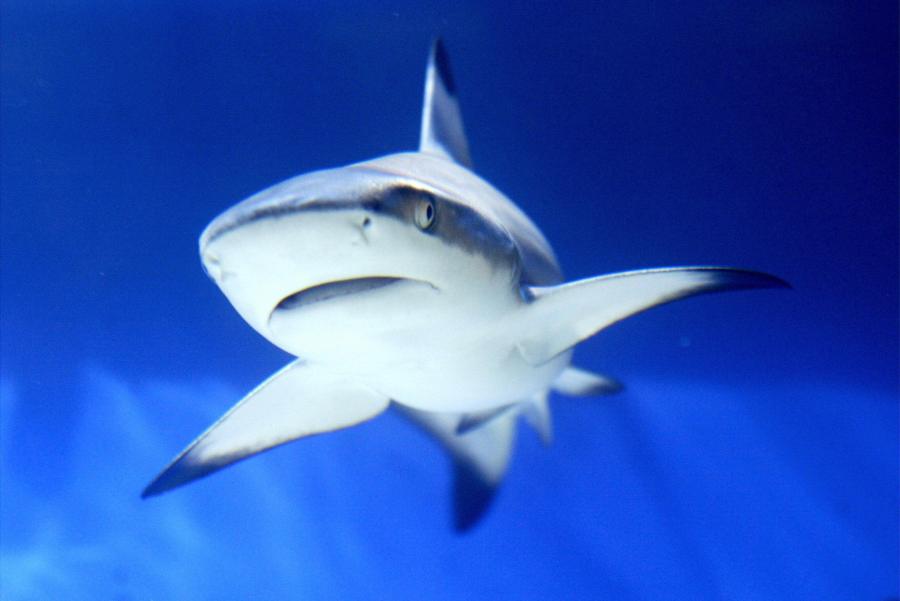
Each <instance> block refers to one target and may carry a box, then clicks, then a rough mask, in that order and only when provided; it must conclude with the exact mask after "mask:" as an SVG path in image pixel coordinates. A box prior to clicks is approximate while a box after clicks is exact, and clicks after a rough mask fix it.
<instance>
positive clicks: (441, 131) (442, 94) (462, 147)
mask: <svg viewBox="0 0 900 601" xmlns="http://www.w3.org/2000/svg"><path fill="white" fill-rule="evenodd" d="M419 152H427V153H429V154H436V155H440V156H444V157H447V158H448V159H450V160H452V161H456V162H457V163H459V164H460V165H464V166H466V167H471V166H472V158H471V157H470V156H469V143H468V142H467V141H466V132H465V130H464V129H463V122H462V113H461V112H460V110H459V101H458V100H457V98H456V84H455V83H454V81H453V74H452V73H451V72H450V59H449V58H447V50H446V49H445V48H444V43H443V42H442V41H441V39H440V38H437V39H435V40H434V43H433V44H432V45H431V54H430V55H429V56H428V69H427V71H426V72H425V102H424V103H423V106H422V132H421V134H420V137H419Z"/></svg>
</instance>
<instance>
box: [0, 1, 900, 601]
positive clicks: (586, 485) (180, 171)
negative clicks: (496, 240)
mask: <svg viewBox="0 0 900 601" xmlns="http://www.w3.org/2000/svg"><path fill="white" fill-rule="evenodd" d="M301 4H302V6H301ZM507 4H508V3H505V2H497V3H494V4H493V5H490V4H488V3H482V2H460V3H446V4H441V3H419V2H416V3H412V2H409V3H408V2H399V3H383V4H382V5H381V6H379V7H372V6H370V5H369V4H368V3H366V4H362V3H359V4H357V3H350V2H330V3H326V2H307V3H293V2H287V1H285V2H274V1H273V2H262V3H256V4H248V3H243V2H241V3H238V2H233V3H227V2H226V3H221V2H204V1H198V0H195V1H192V2H171V1H168V2H167V1H164V2H122V3H106V2H94V3H71V2H52V3H51V2H25V1H24V0H23V1H5V2H3V3H2V20H0V21H2V22H0V27H2V41H0V47H2V53H0V65H2V81H0V84H2V85H0V93H2V114H0V117H2V120H0V143H2V145H0V151H2V155H0V156H2V178H0V194H2V238H0V244H2V248H0V251H2V252H0V278H2V304H0V312H2V321H0V325H2V339H0V360H2V367H0V398H2V405H0V417H2V420H0V426H2V429H0V432H2V465H0V477H2V483H0V494H2V499H0V501H2V502H0V518H2V519H0V562H2V563H0V597H2V598H3V599H4V600H5V601H17V600H31V599H35V600H45V599H91V600H93V599H116V600H126V599H127V600H139V599H198V600H199V599H210V600H220V599H473V598H498V599H573V598H589V599H599V598H613V599H626V598H632V599H648V598H665V599H669V598H690V599H693V598H713V599H715V598H720V599H779V598H781V599H787V598H791V599H817V600H820V599H873V600H874V599H886V598H892V597H897V596H898V595H900V591H898V584H897V575H898V574H897V571H898V540H897V532H898V506H900V502H898V432H897V427H898V390H897V382H898V256H897V249H898V223H900V219H898V188H897V184H898V180H897V165H898V149H897V145H898V122H897V100H898V96H897V28H896V24H897V6H896V3H890V2H884V3H869V4H866V5H865V7H864V8H863V7H862V5H858V4H856V3H839V2H826V1H822V2H816V1H802V0H801V1H796V2H782V3H770V4H768V5H766V6H759V5H758V3H745V2H714V3H704V2H689V3H687V4H684V3H679V4H678V6H677V7H676V6H675V5H672V6H668V5H662V6H659V5H656V4H651V3H639V2H634V3H610V4H616V5H615V6H604V5H603V4H601V3H584V4H580V3H558V2H555V3H534V4H540V6H538V7H536V8H529V9H527V10H526V9H525V8H524V6H525V4H524V3H523V4H522V5H521V6H520V7H519V8H518V9H516V10H514V11H511V12H510V10H509V9H508V8H507ZM435 34H441V35H443V36H444V38H445V40H446V42H447V46H448V49H449V52H450V55H451V59H452V62H453V67H454V71H455V76H456V80H457V83H458V85H459V88H460V97H461V102H462V107H463V114H464V118H465V122H466V127H467V130H468V134H469V140H470V145H471V148H472V152H473V157H474V160H475V163H476V166H477V169H478V171H479V172H480V173H481V174H482V175H484V176H485V177H486V178H487V179H488V180H490V181H492V182H493V183H494V184H495V185H497V186H498V187H499V188H500V189H501V190H503V191H505V192H506V193H507V194H508V195H509V196H510V197H511V198H513V199H514V200H515V201H516V202H517V203H518V204H519V205H520V206H521V207H523V209H524V210H525V211H526V212H527V213H528V214H529V215H530V216H531V217H532V218H533V219H534V220H535V221H536V222H537V223H538V224H539V225H540V226H541V228H542V229H543V231H544V233H545V234H546V235H547V237H548V239H549V240H550V241H551V243H552V244H553V245H554V247H555V249H556V250H557V253H558V255H559V259H560V261H561V263H562V265H563V268H564V270H565V271H566V275H567V277H569V278H571V279H575V278H579V277H586V276H590V275H596V274H600V273H607V272H612V271H617V270H624V269H634V268H640V267H651V266H665V265H678V264H709V263H714V264H725V265H738V266H743V267H748V268H754V269H760V270H764V271H768V272H771V273H774V274H777V275H779V276H781V277H783V278H785V279H787V280H789V281H790V282H791V283H792V284H793V285H794V288H795V289H794V290H793V291H792V292H784V291H758V292H745V293H734V294H728V295H716V296H711V297H708V298H707V297H704V298H697V299H692V300H688V301H684V302H683V303H679V304H675V305H671V306H667V307H663V308H659V309H656V310H654V311H651V312H649V313H646V314H643V315H641V316H638V317H635V318H634V319H631V320H629V321H627V322H624V323H622V324H619V325H616V326H614V327H613V328H611V329H609V330H607V331H605V332H603V333H602V334H601V335H599V336H598V337H596V338H594V339H592V340H590V341H589V342H587V343H585V344H583V345H582V346H581V347H580V348H579V350H578V352H577V353H576V362H577V363H578V364H579V365H582V366H584V367H587V368H590V369H594V370H598V371H602V372H604V373H608V374H611V375H613V376H615V377H617V378H619V379H621V380H622V381H623V382H624V383H625V384H626V387H627V388H626V391H625V392H624V393H622V394H620V395H618V396H615V397H609V398H605V399H594V400H584V399H581V400H574V399H567V398H555V399H554V401H553V403H554V420H555V436H556V441H555V443H554V444H553V446H552V447H550V448H543V447H542V446H541V444H540V443H539V441H538V440H537V437H536V436H535V435H534V434H533V433H532V432H530V431H527V430H524V429H523V431H522V433H521V436H520V437H519V440H518V444H517V452H516V456H515V458H514V461H513V464H512V466H511V469H510V473H509V474H508V477H507V479H506V481H505V483H504V486H503V488H502V489H501V491H500V494H499V496H498V498H497V499H496V502H495V503H494V505H493V507H492V509H491V511H490V513H489V514H488V516H487V517H486V518H485V520H484V521H483V522H482V523H481V524H480V525H479V526H478V527H477V528H476V529H475V530H474V531H473V532H471V533H470V534H469V535H467V536H462V537H461V536H458V535H456V534H455V533H454V532H453V530H452V528H451V521H450V501H449V496H448V490H449V486H450V472H449V465H448V463H447V461H446V459H445V458H444V457H443V456H442V453H441V452H440V450H439V449H438V448H437V446H435V445H433V444H432V442H431V441H430V440H428V439H427V438H426V437H425V436H424V435H422V434H421V433H420V432H418V431H417V430H415V429H414V428H412V427H411V426H410V425H409V424H407V423H406V422H404V421H403V420H402V419H401V418H400V417H398V416H396V415H394V414H390V413H389V414H386V415H384V416H382V417H380V418H378V419H377V420H375V421H373V422H370V423H367V424H365V425H363V426H360V427H358V428H354V429H351V430H347V431H343V432H339V433H335V434H333V435H329V436H321V437H315V438H312V439H308V440H304V441H301V442H298V443H295V444H291V445H287V446H285V447H282V448H279V449H277V450H275V451H273V452H271V453H267V454H265V455H263V456H260V457H258V458H254V459H253V460H250V461H247V462H244V463H241V464H239V465H237V466H234V467H233V468H230V469H228V470H226V471H223V472H222V473H220V474H216V475H215V476H213V477H210V478H208V479H206V480H203V481H201V482H198V483H195V484H193V485H191V486H188V487H185V488H183V489H179V490H177V491H174V492H172V493H170V494H167V495H165V496H162V497H159V498H155V499H152V500H149V501H141V500H139V498H138V495H139V492H140V490H141V489H142V487H143V486H144V485H145V484H146V483H147V482H148V481H149V479H150V478H151V477H152V476H153V475H154V474H155V473H156V472H157V471H158V470H159V469H160V468H161V467H162V466H163V465H164V464H165V463H166V462H167V461H168V460H169V459H170V458H171V456H172V455H173V454H174V453H176V452H177V451H178V450H180V449H181V448H182V447H183V446H184V445H185V444H186V443H187V442H188V441H190V440H191V439H192V438H193V437H194V436H195V435H196V434H197V433H199V432H200V431H202V430H203V429H204V428H205V427H206V426H207V425H208V424H209V423H210V422H211V421H212V420H213V419H214V418H216V417H217V416H218V415H220V414H221V413H222V412H223V411H225V409H227V408H228V407H229V406H230V405H231V404H232V403H233V402H234V401H235V400H237V399H238V398H240V397H241V396H242V395H243V394H244V393H245V392H246V391H247V390H249V389H250V388H252V387H253V386H254V385H255V384H256V383H258V382H259V381H260V380H262V379H263V378H264V377H266V376H267V375H268V374H270V373H271V372H273V371H275V370H276V369H277V368H279V367H280V366H282V365H283V364H284V363H285V362H286V361H287V359H288V358H287V357H286V356H284V355H283V354H282V353H281V352H280V351H278V350H276V349H275V348H273V347H272V346H270V345H269V344H268V343H267V342H266V341H265V340H263V339H262V338H260V337H259V336H258V335H256V334H255V333H254V332H253V331H252V330H251V329H250V328H249V327H247V326H246V325H245V324H244V323H243V322H242V321H241V319H240V318H239V317H238V316H237V314H236V313H235V312H234V311H233V309H232V308H231V307H230V306H229V305H228V303H227V301H226V300H225V298H224V297H223V296H222V295H221V293H220V292H219V291H218V290H217V289H216V287H215V286H214V285H213V284H212V283H211V282H210V281H209V280H208V279H207V278H206V277H205V275H204V274H203V272H202V269H201V267H200V264H199V261H198V259H197V253H196V239H197V236H198V234H199V232H200V231H201V229H202V228H203V227H204V226H205V225H206V223H207V222H208V221H209V220H210V219H211V218H212V217H214V216H215V215H216V214H218V213H219V212H220V211H221V210H223V209H225V208H226V207H228V206H229V205H230V204H232V203H233V202H235V201H237V200H239V199H241V198H243V197H244V196H246V195H248V194H250V193H253V192H255V191H257V190H259V189H261V188H263V187H266V186H268V185H270V184H272V183H274V182H276V181H278V180H281V179H284V178H286V177H289V176H291V175H295V174H297V173H301V172H304V171H307V170H311V169H315V168H321V167H329V166H336V165H341V164H346V163H349V162H353V161H357V160H362V159H366V158H370V157H373V156H378V155H381V154H385V153H388V152H393V151H397V150H402V149H411V148H413V147H414V146H415V144H416V142H417V139H418V123H419V109H420V102H421V87H422V78H423V69H424V63H425V55H426V51H427V48H428V44H429V41H430V39H431V37H432V36H433V35H435Z"/></svg>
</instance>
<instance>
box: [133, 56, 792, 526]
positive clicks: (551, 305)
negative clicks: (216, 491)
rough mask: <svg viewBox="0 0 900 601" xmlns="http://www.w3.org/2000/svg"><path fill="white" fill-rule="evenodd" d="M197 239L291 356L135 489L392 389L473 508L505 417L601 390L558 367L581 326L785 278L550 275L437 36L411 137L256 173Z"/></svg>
mask: <svg viewBox="0 0 900 601" xmlns="http://www.w3.org/2000/svg"><path fill="white" fill-rule="evenodd" d="M200 255H201V258H202V261H203V265H204V268H205V269H206V272H207V273H208V274H209V276H210V277H211V278H212V279H213V280H214V281H215V282H216V284H217V285H218V286H219V287H220V288H221V290H222V292H223V293H224V294H225V296H226V297H227V298H228V300H229V301H230V302H231V304H232V305H233V306H234V308H235V309H236V310H237V311H238V313H239V314H240V315H241V316H242V317H243V318H244V320H246V321H247V323H248V324H249V325H250V326H252V327H253V328H254V329H255V330H256V331H257V332H259V333H260V334H261V335H262V336H264V337H265V338H266V339H268V340H269V341H271V342H272V343H273V344H275V345H276V346H278V347H280V348H282V349H284V350H285V351H287V352H288V353H290V354H291V355H293V356H295V357H298V358H297V359H296V360H294V361H293V362H291V363H290V364H288V365H287V366H286V367H284V368H283V369H282V370H280V371H279V372H277V373H276V374H275V375H273V376H271V377H270V378H269V379H268V380H266V381H265V382H263V383H262V384H260V385H259V386H258V387H257V388H256V389H255V390H253V391H252V392H251V393H250V394H248V395H247V396H246V397H245V398H244V399H243V400H241V401H240V402H239V403H238V404H237V405H235V407H234V408H232V409H231V410H230V411H229V412H228V413H226V414H225V415H224V416H223V417H222V418H221V419H220V420H219V421H217V422H216V423H215V424H213V425H212V426H211V427H210V428H209V429H208V430H207V431H206V432H204V433H203V434H202V435H201V436H200V437H198V438H197V439H196V440H195V441H194V442H193V443H192V444H191V445H189V446H188V447H187V448H186V449H185V450H184V451H183V452H182V453H181V454H180V455H178V456H177V457H176V458H175V459H174V460H173V461H172V463H171V464H170V465H169V466H168V467H167V468H166V469H165V470H164V471H163V472H162V473H161V474H160V475H159V476H157V478H156V479H155V480H153V482H151V483H150V485H149V486H148V487H147V488H146V489H145V490H144V493H143V494H144V496H152V495H155V494H159V493H161V492H164V491H167V490H169V489H172V488H174V487H177V486H180V485H182V484H185V483H187V482H190V481H192V480H195V479H197V478H200V477H202V476H205V475H207V474H209V473H211V472H214V471H216V470H218V469H221V468H222V467H225V466H227V465H230V464H231V463H234V462H235V461H238V460H240V459H243V458H246V457H248V456H250V455H253V454H256V453H258V452H261V451H264V450H266V449H269V448H272V447H274V446H277V445H280V444H283V443H285V442H289V441H291V440H295V439H298V438H301V437H304V436H307V435H311V434H317V433H322V432H327V431H332V430H336V429H339V428H344V427H348V426H351V425H354V424H357V423H360V422H363V421H366V420H368V419H371V418H373V417H375V416H376V415H378V414H379V413H381V412H382V411H384V410H385V409H386V408H387V407H388V406H389V405H391V404H394V405H396V406H398V407H400V408H401V409H402V410H403V411H404V413H405V414H406V415H408V416H409V417H410V418H412V419H413V420H414V421H415V422H417V423H418V424H420V425H421V426H423V427H424V428H425V429H427V430H428V431H429V432H430V433H432V434H433V435H434V436H435V437H436V438H437V439H438V440H440V441H441V442H442V443H443V444H444V446H445V447H446V448H447V449H448V450H449V452H450V454H451V456H452V457H453V459H454V465H455V467H456V472H457V473H456V489H455V493H454V498H455V510H456V511H455V516H456V521H455V523H456V526H457V527H458V528H459V529H466V528H468V527H470V526H471V525H472V524H474V523H475V522H476V521H477V519H478V518H479V517H480V516H481V515H482V514H483V512H484V510H485V509H486V507H487V506H488V504H489V502H490V499H491V497H492V493H493V491H494V490H495V488H496V487H497V485H498V484H499V482H500V481H501V479H502V476H503V473H504V472H505V470H506V466H507V464H508V461H509V458H510V454H511V449H512V445H513V442H514V438H515V432H516V424H517V421H518V417H519V416H520V415H524V417H525V418H526V420H527V421H528V422H529V423H531V424H532V425H533V426H534V427H535V428H536V429H537V430H538V432H539V433H540V435H541V436H542V437H543V438H544V440H546V441H549V439H550V413H549V408H548V405H547V398H548V395H549V392H550V390H551V389H555V390H557V391H559V392H562V393H564V394H569V395H575V396H587V395H596V394H603V393H608V392H613V391H615V390H616V389H617V388H618V384H617V383H616V382H615V381H614V380H611V379H609V378H607V377H604V376H600V375H596V374H591V373H589V372H586V371H582V370H579V369H577V368H574V367H572V366H571V365H570V359H571V355H572V349H573V347H574V346H575V345H576V344H577V343H578V342H580V341H581V340H584V339H585V338H587V337H590V336H592V335H594V334H595V333H597V332H599V331H600V330H602V329H604V328H605V327H607V326H609V325H611V324H613V323H615V322H618V321H620V320H622V319H624V318H626V317H629V316H631V315H634V314H636V313H638V312H641V311H643V310H646V309H648V308H651V307H654V306H657V305H660V304H664V303H667V302H670V301H673V300H677V299H680V298H684V297H687V296H692V295H696V294H701V293H707V292H715V291H722V290H734V289H747V288H772V287H783V286H786V284H785V283H784V282H783V281H782V280H780V279H778V278H776V277H774V276H770V275H767V274H763V273H759V272H752V271H746V270H739V269H732V268H721V267H680V268H665V269H653V270H641V271H634V272H625V273H618V274H612V275H606V276H599V277H595V278H588V279H585V280H579V281H575V282H570V283H563V280H562V274H561V271H560V268H559V265H558V263H557V261H556V258H555V256H554V254H553V251H552V249H551V247H550V245H549V243H548V242H547V241H546V239H545V238H544V236H543V235H542V234H541V232H540V230H539V229H538V228H537V227H536V226H535V225H534V224H533V223H532V222H531V220H529V218H528V217H527V216H526V215H525V214H524V213H523V212H522V211H521V210H520V209H519V208H518V207H517V206H516V205H515V204H514V203H513V202H512V201H511V200H509V199H508V198H507V197H506V196H504V195H503V194H502V193H501V192H499V191H498V190H497V189H496V188H494V187H493V186H491V184H489V183H488V182H486V181H485V180H484V179H482V178H480V177H479V176H478V175H476V174H475V173H474V172H473V171H472V165H471V160H470V156H469V149H468V144H467V142H466V137H465V133H464V130H463V122H462V118H461V115H460V110H459V104H458V101H457V97H456V90H455V85H454V82H453V79H452V76H451V74H450V69H449V63H448V60H447V55H446V52H445V51H444V48H443V46H442V44H441V43H440V41H437V42H436V43H435V44H434V46H433V47H432V51H431V54H430V56H429V61H428V67H427V72H426V84H425V101H424V107H423V115H422V129H421V139H420V144H419V150H418V151H417V152H407V153H399V154H392V155H388V156H385V157H381V158H377V159H374V160H370V161H366V162H362V163H357V164H353V165H350V166H347V167H341V168H337V169H329V170H323V171H316V172H312V173H308V174H305V175H301V176H298V177H295V178H292V179H289V180H287V181H284V182H282V183H280V184H277V185H275V186H273V187H271V188H268V189H266V190H264V191H262V192H260V193H258V194H256V195H254V196H252V197H250V198H248V199H246V200H244V201H243V202H241V203H239V204H237V205H235V206H234V207H232V208H230V209H228V210H227V211H225V212H224V213H223V214H221V215H220V216H219V217H217V218H216V219H215V220H213V221H212V223H210V225H209V226H208V227H207V228H206V230H205V231H204V232H203V234H202V235H201V237H200Z"/></svg>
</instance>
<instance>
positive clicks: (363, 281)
mask: <svg viewBox="0 0 900 601" xmlns="http://www.w3.org/2000/svg"><path fill="white" fill-rule="evenodd" d="M401 282H415V283H419V284H427V282H422V281H420V280H411V279H409V278H398V277H390V276H374V277H367V278H354V279H350V280H338V281H336V282H326V283H324V284H318V285H316V286H312V287H310V288H304V289H303V290H300V291H299V292H295V293H293V294H291V295H289V296H286V297H284V298H283V299H281V302H279V303H278V304H277V305H276V306H275V309H274V310H273V311H272V315H275V314H276V313H278V312H280V311H295V310H297V309H301V308H304V307H308V306H310V305H314V304H317V303H321V302H324V301H328V300H333V299H336V298H340V297H343V296H349V295H351V294H361V293H364V292H371V291H373V290H378V289H380V288H385V287H387V286H393V285H395V284H398V283H401ZM427 285H429V286H431V284H427ZM432 287H433V286H432Z"/></svg>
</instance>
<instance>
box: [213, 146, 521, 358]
mask: <svg viewBox="0 0 900 601" xmlns="http://www.w3.org/2000/svg"><path fill="white" fill-rule="evenodd" d="M447 171H452V172H454V173H456V175H457V178H458V179H459V178H462V181H464V182H465V186H464V188H465V187H466V186H467V187H468V189H469V190H471V188H472V187H473V182H474V185H476V186H477V185H481V186H485V187H489V185H488V184H487V183H486V182H484V181H483V180H480V179H478V178H477V177H476V176H474V174H471V172H468V170H466V169H464V168H463V167H460V166H457V165H455V164H453V163H451V162H450V161H447V160H446V159H443V158H441V157H437V156H429V155H424V154H422V153H406V154H400V155H391V156H388V157H383V158H381V159H377V160H375V161H371V162H368V163H360V164H357V165H351V166H348V167H342V168H338V169H328V170H322V171H315V172H312V173H308V174H305V175H301V176H299V177H295V178H292V179H289V180H287V181H284V182H282V183H280V184H277V185H275V186H272V187H271V188H268V189H266V190H263V191H262V192H260V193H258V194H256V195H254V196H251V197H250V198H248V199H246V200H244V201H243V202H240V203H238V204H237V205H235V206H234V207H232V208H230V209H228V210H227V211H225V212H224V213H222V214H221V215H220V216H219V217H217V218H216V219H215V220H213V221H212V223H210V225H209V226H208V227H207V228H206V230H205V231H204V232H203V234H202V236H201V238H200V256H201V260H202V261H203V265H204V268H205V269H206V272H207V274H209V276H210V277H211V278H212V279H213V280H214V281H215V283H216V284H217V285H218V286H219V287H220V288H221V290H222V292H223V293H224V294H225V296H226V297H227V298H228V300H229V301H230V302H231V304H232V305H234V307H235V309H236V310H237V311H238V313H240V315H241V316H242V317H243V318H244V319H245V320H246V321H247V322H248V323H249V324H250V325H251V326H252V327H253V328H255V329H256V330H257V331H258V332H259V333H260V334H262V335H263V336H265V337H266V338H268V339H269V340H270V341H272V342H273V343H275V344H276V345H278V346H280V347H281V348H283V349H285V350H287V351H288V352H291V353H293V354H298V355H299V354H303V355H304V356H311V355H313V356H314V355H315V354H316V352H317V351H319V350H322V348H321V347H322V346H323V345H325V346H340V344H341V342H342V341H345V340H348V339H352V340H353V341H354V346H355V347H356V348H358V347H359V344H360V343H361V341H364V340H365V339H367V338H378V339H379V340H381V341H382V342H383V339H384V337H385V336H390V335H391V334H392V333H397V332H400V331H403V332H406V333H409V332H410V330H412V329H415V328H417V327H421V328H423V329H424V330H426V331H427V329H428V327H429V320H430V319H431V318H432V317H433V315H434V313H435V312H437V311H439V310H442V309H443V310H446V309H447V307H456V308H462V307H463V306H465V304H466V302H467V299H471V302H477V303H479V304H480V305H481V306H482V307H484V306H490V305H491V304H492V301H491V299H492V298H494V297H497V296H498V294H497V291H498V290H501V291H503V293H502V294H500V295H499V296H502V297H503V298H505V297H507V296H510V295H512V294H515V293H516V292H517V285H518V279H519V274H520V271H521V258H520V253H519V249H518V246H517V244H516V242H515V240H514V239H513V237H512V236H511V235H510V233H509V232H508V231H507V229H506V228H505V227H504V225H503V222H502V221H501V218H500V216H498V215H496V214H495V212H494V211H492V210H491V208H490V206H487V205H484V204H475V203H473V202H471V201H467V200H466V191H465V189H463V190H460V189H454V187H453V186H452V185H450V186H447V185H446V184H444V185H441V186H438V185H435V184H436V182H439V181H441V180H442V177H443V176H445V175H446V173H445V172H447ZM464 172H465V173H464ZM444 181H446V180H444ZM495 193H496V194H498V195H499V193H498V192H495ZM498 283H500V284H501V285H500V286H498ZM473 297H474V298H473ZM502 300H503V299H501V298H495V300H494V301H493V302H494V304H496V303H500V302H502Z"/></svg>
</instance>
